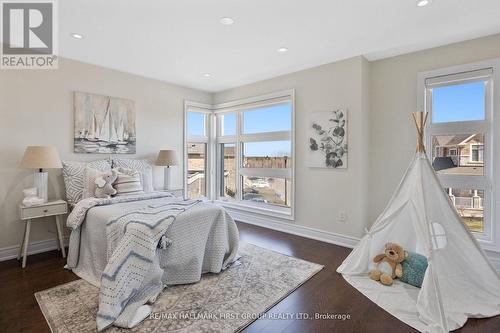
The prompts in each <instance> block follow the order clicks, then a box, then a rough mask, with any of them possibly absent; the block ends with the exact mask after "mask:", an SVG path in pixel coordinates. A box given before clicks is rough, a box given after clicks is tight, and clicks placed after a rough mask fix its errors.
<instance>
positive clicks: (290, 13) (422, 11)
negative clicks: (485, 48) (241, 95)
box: [58, 0, 500, 92]
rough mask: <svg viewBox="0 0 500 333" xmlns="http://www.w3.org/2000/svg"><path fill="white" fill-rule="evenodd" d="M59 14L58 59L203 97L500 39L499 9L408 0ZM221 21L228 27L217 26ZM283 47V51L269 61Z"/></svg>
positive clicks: (241, 0)
mask: <svg viewBox="0 0 500 333" xmlns="http://www.w3.org/2000/svg"><path fill="white" fill-rule="evenodd" d="M58 6H59V40H60V44H59V50H60V55H61V56H63V57H67V58H71V59H76V60H80V61H84V62H88V63H92V64H97V65H101V66H104V67H109V68H113V69H117V70H121V71H125V72H129V73H133V74H137V75H141V76H145V77H149V78H154V79H158V80H161V81H165V82H170V83H175V84H179V85H183V86H188V87H193V88H198V89H202V90H205V91H210V92H215V91H220V90H224V89H228V88H232V87H236V86H240V85H243V84H247V83H251V82H255V81H259V80H263V79H267V78H271V77H275V76H278V75H282V74H286V73H290V72H294V71H297V70H301V69H305V68H310V67H314V66H317V65H321V64H325V63H329V62H333V61H336V60H340V59H345V58H349V57H353V56H357V55H364V56H366V57H367V58H368V60H375V59H380V58H384V57H389V56H394V55H397V54H403V53H407V52H411V51H415V50H419V49H426V48H429V47H434V46H438V45H444V44H449V43H453V42H458V41H462V40H467V39H472V38H476V37H481V36H486V35H491V34H494V33H498V32H500V19H499V17H500V1H498V0H467V1H466V0H434V1H433V2H432V4H431V5H429V6H426V7H423V8H418V7H417V6H416V0H176V1H174V0H72V1H58ZM221 17H231V18H233V19H234V20H235V23H234V24H233V25H231V26H224V25H222V24H220V23H219V20H220V18H221ZM71 33H79V34H82V35H83V36H84V38H83V39H81V40H77V39H74V38H72V37H71V36H70V35H71ZM283 46H284V47H287V48H288V49H289V51H288V52H285V53H279V52H277V49H278V48H279V47H283ZM205 73H210V74H211V76H210V77H205V76H204V74H205Z"/></svg>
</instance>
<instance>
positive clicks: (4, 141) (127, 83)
mask: <svg viewBox="0 0 500 333" xmlns="http://www.w3.org/2000/svg"><path fill="white" fill-rule="evenodd" d="M75 90H76V91H84V92H92V93H97V94H103V95H111V96H116V97H124V98H129V99H132V100H134V101H135V107H136V123H137V125H136V128H137V154H136V155H121V156H122V157H125V158H126V157H130V158H137V157H145V158H154V157H155V156H156V154H157V153H158V151H159V150H160V149H161V148H164V149H165V148H166V149H168V148H170V149H175V150H176V151H177V153H178V155H179V157H182V145H183V121H184V120H183V108H184V99H189V100H194V101H199V102H205V103H211V101H212V95H211V94H209V93H205V92H201V91H197V90H193V89H189V88H183V87H180V86H176V85H171V84H167V83H162V82H160V81H155V80H151V79H146V78H142V77H139V76H134V75H130V74H126V73H123V72H119V71H115V70H110V69H105V68H102V67H98V66H94V65H89V64H85V63H81V62H76V61H71V60H66V59H60V61H59V69H57V70H48V71H42V70H27V71H0V142H1V148H0V152H1V153H0V249H1V248H5V247H9V246H13V245H17V244H19V242H20V240H21V234H22V232H23V224H22V223H21V222H20V221H19V214H18V205H19V203H20V202H21V200H22V190H23V189H24V188H26V187H30V186H32V184H33V179H32V172H31V171H28V170H21V169H19V168H18V165H19V162H20V161H21V158H22V156H23V153H24V149H25V148H26V146H28V145H53V146H56V147H57V149H58V151H59V154H60V156H61V159H62V160H67V161H80V160H96V159H99V158H104V157H107V155H98V154H89V155H84V154H74V153H73V139H72V137H73V96H72V92H73V91H75ZM181 160H182V158H181ZM182 170H183V166H182V165H180V166H178V167H174V168H173V172H172V176H173V180H172V186H173V187H174V188H181V187H182ZM155 171H156V173H158V174H159V176H160V177H159V178H160V181H159V182H160V184H161V181H162V179H161V175H162V170H161V169H160V170H155ZM63 196H64V185H63V182H62V175H61V171H60V170H53V171H49V197H63ZM54 237H55V226H54V224H53V223H48V222H42V223H33V227H32V234H31V240H32V241H37V240H45V239H52V238H54Z"/></svg>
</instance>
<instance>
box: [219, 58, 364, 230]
mask: <svg viewBox="0 0 500 333" xmlns="http://www.w3.org/2000/svg"><path fill="white" fill-rule="evenodd" d="M368 71H369V68H368V63H367V61H366V60H365V59H364V58H363V57H356V58H352V59H348V60H344V61H340V62H336V63H332V64H328V65H323V66H319V67H315V68H311V69H308V70H304V71H300V72H296V73H292V74H288V75H284V76H280V77H276V78H273V79H270V80H265V81H261V82H257V83H254V84H249V85H246V86H242V87H238V88H235V89H230V90H227V91H223V92H219V93H216V94H215V95H214V103H223V102H228V101H231V100H235V99H241V98H245V97H253V96H257V95H262V94H266V93H270V92H275V91H280V90H286V89H292V88H293V89H295V123H296V127H295V129H296V133H295V135H296V136H295V142H296V153H295V159H296V162H295V167H296V170H295V179H296V185H295V188H296V192H295V202H296V204H295V223H296V224H298V225H301V226H306V227H312V228H317V229H321V230H325V231H330V232H335V233H340V234H345V235H351V236H356V237H359V236H361V235H362V233H363V229H364V227H365V221H366V213H365V212H366V209H365V208H366V203H365V198H366V197H365V193H366V189H367V180H366V177H367V165H368V146H367V139H368V133H367V126H368V105H367V96H368V91H367V86H366V85H365V84H364V83H363V82H366V81H367V78H368V74H369V73H368ZM344 107H345V108H347V109H348V110H349V114H348V117H349V118H348V126H349V133H348V140H349V153H348V155H349V157H348V168H347V169H343V170H332V169H318V168H309V167H307V151H308V144H307V143H308V137H307V135H308V129H307V126H306V125H305V124H306V123H307V122H308V116H309V114H310V113H311V112H316V111H328V110H333V109H335V108H344ZM341 210H344V211H345V212H346V213H347V221H345V222H339V221H338V214H339V211H341Z"/></svg>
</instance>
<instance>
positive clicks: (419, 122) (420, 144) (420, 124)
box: [411, 112, 428, 153]
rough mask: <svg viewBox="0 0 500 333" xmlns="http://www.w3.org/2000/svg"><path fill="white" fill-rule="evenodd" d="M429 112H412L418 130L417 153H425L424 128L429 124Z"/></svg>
mask: <svg viewBox="0 0 500 333" xmlns="http://www.w3.org/2000/svg"><path fill="white" fill-rule="evenodd" d="M427 114H428V113H427V112H412V113H411V115H412V117H413V121H414V122H415V127H416V128H417V153H425V144H424V128H425V123H426V122H427Z"/></svg>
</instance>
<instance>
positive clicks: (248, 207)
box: [214, 199, 294, 222]
mask: <svg viewBox="0 0 500 333" xmlns="http://www.w3.org/2000/svg"><path fill="white" fill-rule="evenodd" d="M214 202H215V203H216V204H219V205H221V206H222V207H224V208H228V209H230V210H235V211H243V212H248V213H253V214H259V215H264V216H268V217H274V218H278V219H283V220H287V221H288V222H290V221H293V220H294V217H293V214H292V212H293V211H292V208H288V207H279V206H271V205H263V204H251V203H241V202H234V201H230V200H221V199H218V200H214Z"/></svg>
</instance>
